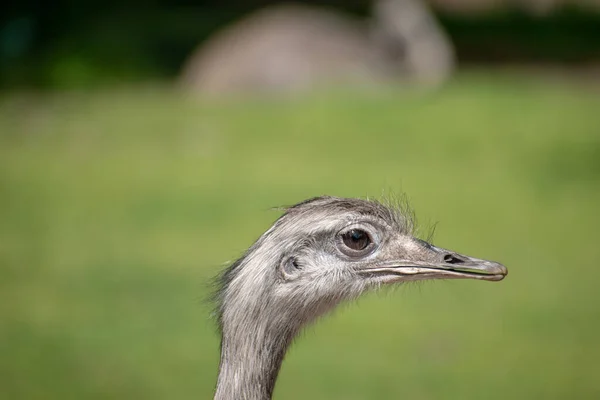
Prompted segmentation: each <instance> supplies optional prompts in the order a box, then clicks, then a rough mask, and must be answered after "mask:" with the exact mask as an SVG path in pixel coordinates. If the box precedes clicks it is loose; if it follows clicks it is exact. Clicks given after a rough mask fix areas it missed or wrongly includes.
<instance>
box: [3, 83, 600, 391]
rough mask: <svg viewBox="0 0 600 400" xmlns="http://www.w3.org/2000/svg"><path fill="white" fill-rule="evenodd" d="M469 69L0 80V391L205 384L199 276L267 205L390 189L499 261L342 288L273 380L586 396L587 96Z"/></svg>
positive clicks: (298, 384) (599, 185) (594, 143)
mask: <svg viewBox="0 0 600 400" xmlns="http://www.w3.org/2000/svg"><path fill="white" fill-rule="evenodd" d="M484 75H485V74H483V75H477V76H475V75H474V76H469V75H467V76H463V77H461V78H460V79H458V80H457V82H455V83H454V84H452V85H450V86H449V87H448V88H446V89H445V90H443V91H442V92H441V93H437V94H429V95H420V96H410V95H408V94H401V93H395V92H394V91H393V90H391V89H390V90H387V91H386V92H385V93H381V94H376V93H374V92H371V93H366V94H365V93H363V94H360V93H354V94H348V93H346V94H341V93H338V94H322V95H312V96H308V97H304V98H297V99H290V100H287V101H283V100H278V99H271V100H261V101H252V102H242V101H229V102H220V103H218V104H215V103H213V104H209V103H208V102H197V101H196V102H195V101H190V100H189V99H188V100H186V99H182V98H179V97H177V95H176V94H174V93H172V92H171V91H169V90H166V89H162V88H156V87H153V88H132V89H115V90H105V91H97V92H94V93H84V92H70V93H62V94H58V93H57V94H50V95H49V94H46V95H31V94H15V95H11V96H8V97H7V96H5V97H4V98H2V99H0V268H1V269H0V397H1V398H6V399H95V398H97V399H117V398H119V399H138V398H139V399H188V398H189V399H192V398H199V399H206V398H210V396H211V393H212V388H213V385H214V382H215V377H216V373H217V364H218V336H217V333H216V329H215V327H214V325H213V322H212V321H211V319H210V318H209V313H210V307H209V306H208V305H206V304H204V303H203V298H204V297H205V296H206V294H207V293H208V290H209V287H208V280H209V278H210V277H211V276H213V275H214V274H215V273H216V272H217V271H218V270H219V269H220V268H221V266H222V264H223V263H225V262H226V261H228V260H232V259H234V258H235V257H237V256H238V255H239V254H240V253H241V252H242V251H243V250H244V249H245V248H246V247H247V246H249V245H250V244H251V243H252V241H253V240H254V239H255V238H256V237H257V236H258V235H259V234H260V233H262V232H263V231H264V230H265V229H266V228H267V227H268V226H269V224H270V222H271V221H273V220H274V219H275V218H277V216H278V215H279V214H278V212H277V211H272V210H270V208H271V207H273V206H278V205H283V204H291V203H294V202H297V201H300V200H303V199H305V198H307V197H311V196H315V195H319V194H332V195H341V196H366V195H369V196H377V195H380V194H381V193H382V191H386V192H387V191H390V190H392V191H395V192H399V191H406V192H407V193H408V195H409V196H410V199H411V202H412V204H413V206H414V208H415V209H416V212H417V214H418V216H419V217H420V220H421V222H422V223H423V225H424V227H425V228H427V226H430V225H431V224H433V223H435V222H437V221H439V223H438V225H437V234H436V237H435V242H436V244H439V245H441V246H444V247H449V248H454V249H456V250H458V251H463V252H465V253H468V254H472V255H475V256H480V257H484V258H491V259H496V260H498V261H502V262H503V263H505V264H506V265H507V266H508V268H509V270H510V274H509V276H508V278H507V279H506V280H505V281H503V282H501V283H489V282H476V281H462V282H461V281H452V282H429V283H424V284H421V285H408V286H404V287H400V288H398V290H395V291H392V292H389V293H385V294H379V295H371V296H368V297H366V298H364V299H362V300H361V301H359V302H358V304H352V305H349V306H347V307H343V308H342V309H340V310H338V312H336V313H334V314H333V315H332V316H330V317H329V318H326V319H324V320H323V321H321V322H319V323H318V324H317V325H315V326H313V327H311V328H309V329H308V330H307V331H306V332H305V333H304V334H303V335H302V337H301V338H300V339H299V340H298V341H297V343H296V344H295V345H294V346H293V348H292V350H291V352H290V353H289V355H288V357H287V359H286V361H285V363H284V367H283V370H282V372H281V375H280V380H279V382H278V385H277V388H276V393H275V397H276V398H280V399H344V400H349V399H396V398H406V399H503V400H504V399H512V398H521V399H542V398H543V399H566V398H571V399H592V398H598V397H599V396H600V380H599V377H600V361H599V360H600V346H599V345H598V338H599V337H600V295H599V294H598V293H599V292H598V282H599V281H600V245H599V243H598V240H599V238H600V235H599V231H600V230H599V228H598V226H599V224H600V216H599V211H598V209H599V205H600V95H598V93H597V92H596V93H594V92H592V91H582V90H578V89H575V88H570V87H569V86H565V85H551V84H547V83H544V82H542V81H536V80H535V79H531V78H529V77H510V76H493V75H490V76H484ZM425 231H426V229H425Z"/></svg>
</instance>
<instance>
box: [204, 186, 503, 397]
mask: <svg viewBox="0 0 600 400" xmlns="http://www.w3.org/2000/svg"><path fill="white" fill-rule="evenodd" d="M412 215H413V214H412V213H411V212H407V209H406V208H405V207H401V206H395V205H392V204H387V203H385V202H380V201H374V200H363V199H348V198H338V197H329V196H323V197H315V198H312V199H309V200H306V201H303V202H301V203H298V204H296V205H294V206H292V207H289V208H287V209H286V211H285V213H284V214H283V215H282V216H281V217H280V218H279V219H277V221H276V222H275V223H274V224H273V225H272V226H271V228H269V229H268V230H267V231H266V232H265V233H264V234H263V235H262V236H260V238H259V239H258V240H257V241H256V242H255V243H254V244H253V245H252V246H251V247H250V248H249V249H248V250H247V251H246V252H245V254H244V255H243V256H242V257H241V258H240V259H239V260H237V261H236V262H235V263H233V264H232V265H231V266H229V267H228V268H227V269H225V270H224V271H223V272H222V273H221V274H220V275H219V277H218V279H217V283H218V289H217V291H216V294H215V300H216V302H217V308H216V313H217V317H218V323H219V327H220V331H221V358H220V366H219V374H218V379H217V386H216V390H215V397H214V398H215V399H216V400H226V399H227V400H231V399H244V400H266V399H270V398H271V397H272V394H273V389H274V387H275V381H276V379H277V375H278V372H279V369H280V367H281V364H282V362H283V358H284V355H285V353H286V350H287V349H288V347H289V345H290V344H291V342H292V340H293V338H294V337H295V336H296V335H297V334H298V332H299V331H300V330H301V329H302V328H303V327H304V326H306V325H307V324H309V323H310V322H312V321H314V320H315V319H316V318H318V317H319V316H322V315H323V314H325V313H326V312H328V311H330V310H332V309H333V308H334V307H336V306H337V305H338V304H340V303H341V302H344V301H348V300H352V299H356V298H357V297H359V296H360V295H361V294H363V293H365V292H367V291H369V290H372V289H377V288H379V287H381V286H383V285H389V284H395V283H401V282H406V281H416V280H428V279H478V280H485V281H500V280H502V279H503V278H504V277H505V276H506V275H507V272H508V271H507V269H506V267H504V266H503V265H502V264H499V263H497V262H494V261H488V260H482V259H478V258H474V257H470V256H466V255H464V254H459V253H457V252H455V251H452V250H446V249H443V248H440V247H436V246H434V245H432V244H430V243H428V242H427V241H424V240H421V239H419V238H417V237H416V236H415V234H414V229H415V226H414V225H415V224H414V218H413V217H412Z"/></svg>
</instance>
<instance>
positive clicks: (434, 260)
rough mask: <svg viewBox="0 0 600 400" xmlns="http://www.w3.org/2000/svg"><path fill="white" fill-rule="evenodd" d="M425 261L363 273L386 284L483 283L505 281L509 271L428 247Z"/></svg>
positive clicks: (404, 262)
mask: <svg viewBox="0 0 600 400" xmlns="http://www.w3.org/2000/svg"><path fill="white" fill-rule="evenodd" d="M418 258H421V260H418V259H417V260H395V261H389V262H385V263H382V264H379V265H377V266H375V267H371V268H365V269H362V270H360V271H359V274H361V275H363V276H365V275H366V276H370V277H373V278H377V277H380V278H383V279H381V281H382V282H386V283H388V282H389V283H392V282H398V281H409V280H424V279H479V280H484V281H501V280H502V279H504V277H505V276H506V275H507V274H508V270H507V269H506V267H505V266H504V265H502V264H500V263H497V262H495V261H488V260H482V259H479V258H475V257H469V256H465V255H463V254H458V253H456V252H453V251H450V250H446V249H442V248H439V247H435V246H431V245H428V246H427V248H426V249H423V251H421V252H419V256H418Z"/></svg>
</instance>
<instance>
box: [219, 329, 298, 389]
mask: <svg viewBox="0 0 600 400" xmlns="http://www.w3.org/2000/svg"><path fill="white" fill-rule="evenodd" d="M294 335H295V332H294V331H293V330H291V329H284V330H283V332H278V331H277V330H276V327H275V326H268V325H263V324H260V323H258V321H257V323H256V325H254V326H246V327H237V329H235V328H234V329H233V332H224V334H223V337H222V341H221V361H220V366H219V377H218V381H217V389H216V393H215V400H231V399H241V400H268V399H271V396H272V394H273V389H274V387H275V381H276V379H277V375H278V373H279V369H280V368H281V364H282V362H283V358H284V356H285V352H286V350H287V348H288V347H289V344H290V343H291V341H292V339H293V337H294Z"/></svg>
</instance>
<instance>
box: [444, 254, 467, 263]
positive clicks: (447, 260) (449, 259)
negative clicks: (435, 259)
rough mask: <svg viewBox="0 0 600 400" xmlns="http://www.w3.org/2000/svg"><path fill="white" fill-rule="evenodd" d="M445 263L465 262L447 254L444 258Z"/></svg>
mask: <svg viewBox="0 0 600 400" xmlns="http://www.w3.org/2000/svg"><path fill="white" fill-rule="evenodd" d="M444 262H445V263H446V264H460V263H462V262H463V261H462V260H461V259H460V258H457V257H455V256H453V255H452V254H446V255H445V256H444Z"/></svg>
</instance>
